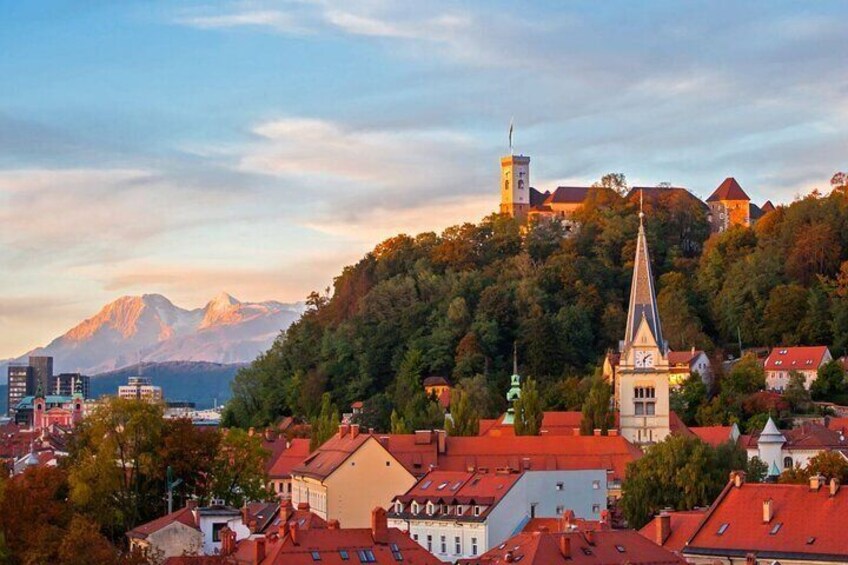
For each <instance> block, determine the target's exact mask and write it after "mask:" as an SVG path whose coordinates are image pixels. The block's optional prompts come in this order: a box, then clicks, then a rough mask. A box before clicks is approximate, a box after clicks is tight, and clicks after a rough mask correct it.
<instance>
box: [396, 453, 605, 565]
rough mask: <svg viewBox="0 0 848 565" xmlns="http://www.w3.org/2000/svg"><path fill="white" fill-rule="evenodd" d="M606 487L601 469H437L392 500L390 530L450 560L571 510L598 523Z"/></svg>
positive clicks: (474, 553) (477, 552)
mask: <svg viewBox="0 0 848 565" xmlns="http://www.w3.org/2000/svg"><path fill="white" fill-rule="evenodd" d="M606 483H607V477H606V471H605V470H587V471H524V472H519V471H517V470H509V469H501V470H493V471H488V470H476V471H442V470H435V471H431V472H429V473H427V474H426V475H424V477H423V478H422V479H421V480H420V481H418V483H416V484H415V486H413V487H412V488H411V489H409V491H407V492H406V493H405V494H403V495H401V496H397V497H395V499H394V501H393V504H392V506H391V507H390V509H389V525H390V526H394V527H397V528H398V529H401V530H404V531H408V532H409V534H410V535H411V536H412V539H413V540H415V541H417V542H418V543H419V544H421V546H422V547H424V548H426V549H427V551H429V552H431V553H433V554H435V555H436V556H437V557H439V558H440V559H444V560H451V561H453V560H456V559H460V558H464V557H473V556H476V555H479V554H481V553H483V552H485V551H488V550H489V549H491V548H492V547H494V546H496V545H498V544H499V543H501V542H502V541H504V540H505V539H507V538H508V537H509V536H510V535H511V534H513V533H514V532H515V531H517V530H518V529H520V528H521V527H522V526H523V525H524V524H525V523H527V522H528V521H529V520H531V519H534V518H541V517H550V518H559V517H560V516H562V514H563V512H564V509H565V508H566V507H569V506H571V507H574V508H576V509H577V512H578V515H579V516H580V517H582V518H588V519H594V520H598V519H600V517H601V514H602V513H605V512H606V508H607V489H606Z"/></svg>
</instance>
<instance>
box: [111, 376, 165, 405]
mask: <svg viewBox="0 0 848 565" xmlns="http://www.w3.org/2000/svg"><path fill="white" fill-rule="evenodd" d="M118 396H119V397H121V398H128V399H133V400H144V401H145V402H151V403H153V402H162V401H163V400H164V395H163V394H162V387H159V386H154V385H153V382H152V381H151V380H150V378H149V377H130V378H129V379H127V384H125V385H121V386H119V387H118Z"/></svg>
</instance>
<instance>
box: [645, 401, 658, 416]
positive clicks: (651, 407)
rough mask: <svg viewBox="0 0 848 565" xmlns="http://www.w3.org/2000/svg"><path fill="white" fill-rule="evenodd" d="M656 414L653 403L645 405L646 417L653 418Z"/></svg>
mask: <svg viewBox="0 0 848 565" xmlns="http://www.w3.org/2000/svg"><path fill="white" fill-rule="evenodd" d="M655 413H656V405H655V404H654V403H653V402H646V403H645V414H646V415H648V416H653V415H654V414H655Z"/></svg>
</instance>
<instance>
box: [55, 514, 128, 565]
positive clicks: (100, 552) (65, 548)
mask: <svg viewBox="0 0 848 565" xmlns="http://www.w3.org/2000/svg"><path fill="white" fill-rule="evenodd" d="M58 557H59V560H58V563H60V564H61V565H89V564H91V563H98V564H102V565H119V564H123V563H124V560H122V559H121V558H120V556H119V554H118V551H117V549H116V548H115V547H114V546H113V545H112V544H110V543H109V540H107V539H106V538H105V537H103V536H102V535H101V534H100V532H99V529H98V526H97V523H96V522H94V521H92V520H89V519H88V518H85V517H83V516H79V515H76V516H74V517H73V518H71V523H70V525H69V526H68V530H67V533H65V535H63V536H62V541H61V543H60V544H59V548H58Z"/></svg>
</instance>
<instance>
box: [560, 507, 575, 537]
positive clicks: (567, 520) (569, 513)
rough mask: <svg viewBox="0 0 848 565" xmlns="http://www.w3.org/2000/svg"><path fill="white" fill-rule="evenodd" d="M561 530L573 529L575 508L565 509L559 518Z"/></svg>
mask: <svg viewBox="0 0 848 565" xmlns="http://www.w3.org/2000/svg"><path fill="white" fill-rule="evenodd" d="M559 523H560V530H561V531H563V532H568V531H570V530H571V525H572V524H573V523H574V511H573V510H565V511H564V512H563V513H562V516H560V519H559Z"/></svg>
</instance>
